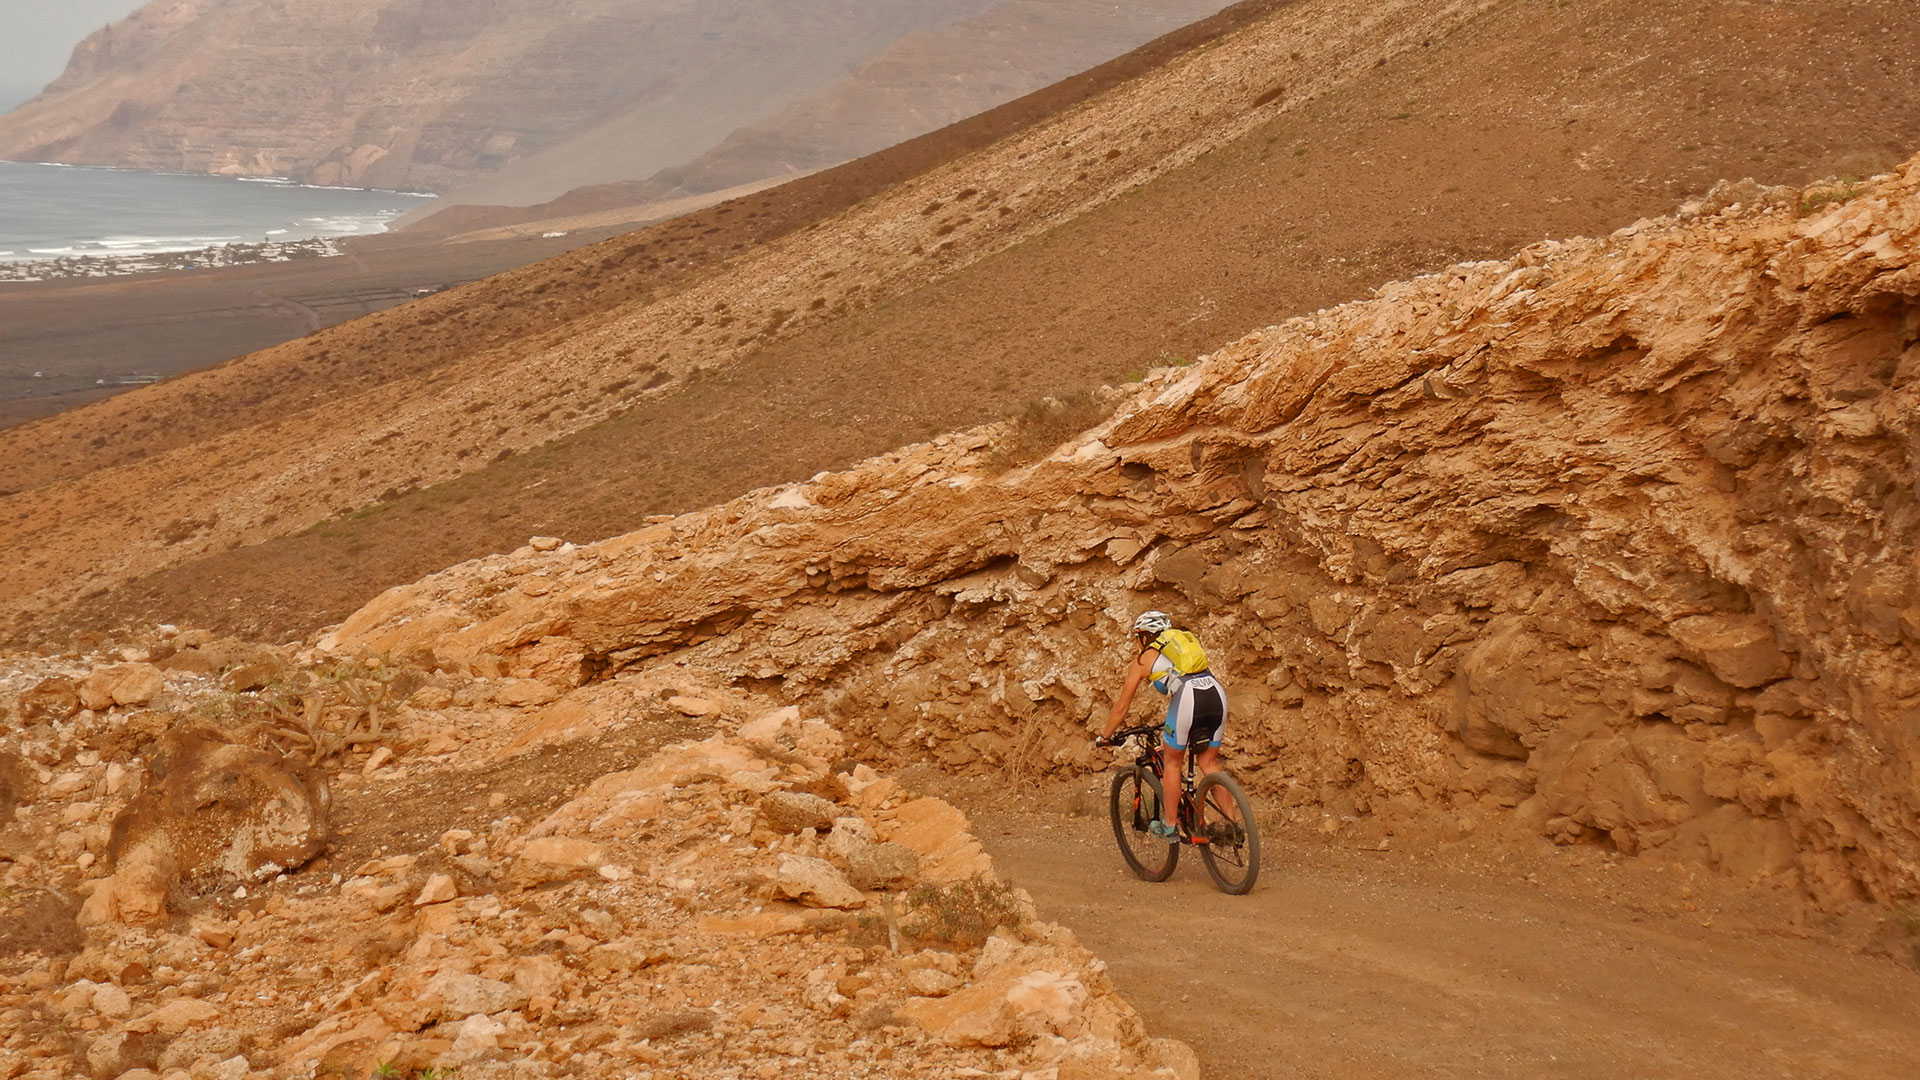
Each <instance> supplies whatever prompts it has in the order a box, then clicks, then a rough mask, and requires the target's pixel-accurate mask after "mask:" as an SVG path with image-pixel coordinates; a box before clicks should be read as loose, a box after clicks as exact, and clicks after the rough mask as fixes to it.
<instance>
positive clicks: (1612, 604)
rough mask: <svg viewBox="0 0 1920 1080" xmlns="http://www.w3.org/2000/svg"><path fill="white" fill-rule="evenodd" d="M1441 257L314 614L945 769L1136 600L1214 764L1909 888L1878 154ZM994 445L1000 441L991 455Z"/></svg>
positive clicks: (1896, 376) (1914, 443) (341, 643)
mask: <svg viewBox="0 0 1920 1080" xmlns="http://www.w3.org/2000/svg"><path fill="white" fill-rule="evenodd" d="M1801 198H1802V193H1800V192H1798V191H1791V192H1780V191H1775V192H1771V193H1763V192H1755V193H1754V194H1753V195H1751V196H1749V198H1748V205H1747V206H1745V207H1737V206H1736V207H1732V208H1729V209H1726V210H1724V211H1722V212H1719V213H1711V212H1708V211H1707V210H1706V209H1705V208H1698V209H1696V211H1695V212H1694V213H1693V214H1690V215H1688V216H1685V217H1683V218H1681V219H1677V220H1676V219H1663V220H1659V221H1646V222H1641V223H1640V224H1638V225H1636V226H1632V227H1629V228H1626V229H1622V230H1620V231H1618V232H1616V233H1614V234H1612V235H1611V236H1608V237H1604V238H1600V239H1594V240H1576V241H1567V242H1541V243H1539V244H1535V245H1533V246H1530V247H1529V248H1528V249H1526V250H1525V251H1524V252H1523V253H1521V255H1520V256H1519V257H1517V258H1515V259H1513V260H1511V261H1505V262H1479V263H1467V264H1460V265H1456V266H1454V267H1452V268H1450V269H1448V270H1446V271H1443V272H1441V273H1439V274H1435V275H1431V276H1428V277H1423V278H1420V279H1416V280H1414V281H1411V282H1407V283H1401V284H1395V285H1392V286H1390V287H1388V288H1386V289H1384V290H1382V291H1381V294H1380V295H1379V296H1378V298H1376V299H1373V300H1369V301H1366V302H1360V303H1354V304H1349V305H1345V306H1343V307H1340V308H1337V309H1333V310H1331V311H1327V312H1323V313H1320V314H1318V315H1315V316H1310V317H1303V318H1296V319H1292V320H1289V321H1288V322H1286V323H1285V324H1282V325H1280V326H1277V327H1272V328H1269V329H1266V330H1262V331H1256V332H1255V333H1253V334H1251V335H1249V336H1247V337H1246V338H1244V339H1242V340H1240V341H1238V342H1235V343H1233V344H1232V345H1230V346H1228V347H1226V348H1224V349H1222V350H1220V351H1219V352H1217V353H1214V354H1212V355H1211V356H1209V357H1207V358H1205V359H1203V360H1202V361H1201V362H1200V363H1198V364H1196V365H1195V366H1193V367H1192V368H1190V369H1186V370H1166V371H1162V372H1160V373H1157V374H1155V375H1154V376H1152V377H1150V378H1149V379H1148V380H1147V381H1146V384H1145V385H1144V386H1142V387H1139V388H1137V389H1135V390H1132V391H1129V392H1126V393H1116V394H1115V400H1114V401H1113V402H1112V407H1113V410H1114V411H1113V415H1112V416H1111V418H1110V419H1107V420H1105V421H1104V422H1101V423H1099V424H1097V425H1096V426H1094V427H1092V428H1091V429H1090V430H1088V431H1086V432H1084V433H1082V434H1078V435H1075V436H1072V437H1069V438H1066V439H1065V440H1064V441H1063V442H1062V443H1061V444H1060V445H1059V446H1058V447H1057V448H1056V449H1054V450H1053V451H1052V453H1051V454H1050V455H1049V456H1047V457H1045V458H1044V459H1042V460H1040V461H1038V462H1037V463H1034V464H1031V465H1026V466H1016V467H1013V468H1008V457H1007V456H1006V454H1007V451H1008V450H1009V448H1010V446H1011V445H1012V444H1013V443H1014V442H1015V440H1013V439H1012V438H1011V437H1009V436H1008V435H1006V434H1004V433H1003V434H1001V435H999V436H998V437H997V438H998V443H997V444H996V437H994V436H992V435H991V434H990V433H988V432H985V431H976V432H973V433H964V434H959V435H949V436H943V437H941V438H940V439H937V440H935V441H934V442H932V443H929V444H921V445H918V446H914V447H909V448H906V449H903V450H900V451H896V452H894V453H891V454H888V455H885V456H882V457H879V458H876V459H873V460H871V461H869V462H866V463H863V464H862V465H860V466H859V467H857V468H855V469H853V470H850V471H848V472H844V473H829V474H824V475H822V476H820V477H817V478H815V479H813V480H811V481H808V482H805V483H798V484H792V485H788V486H785V487H779V488H769V489H764V490H762V491H759V492H755V493H752V494H750V495H747V496H744V497H742V498H740V499H738V500H735V501H734V502H731V503H727V504H724V505H721V506H718V507H715V508H712V509H710V510H705V511H699V512H696V513H693V514H689V515H685V516H683V517H679V518H673V519H669V520H667V521H664V522H661V523H658V524H655V525H652V526H649V527H648V528H645V529H642V530H640V531H637V532H634V533H630V534H627V535H624V536H620V537H616V538H613V539H610V540H607V541H604V542H601V543H598V544H594V545H589V546H585V547H580V548H575V547H573V546H571V545H568V546H565V547H561V548H559V549H558V550H551V548H552V545H547V547H548V548H549V550H547V551H544V552H543V551H537V550H535V548H534V547H528V548H524V549H522V550H520V551H518V552H515V553H513V554H511V555H503V556H496V557H492V558H489V559H486V560H482V561H478V562H474V563H468V564H463V565H462V566H460V567H456V568H454V569H452V570H449V571H446V572H444V573H442V574H440V575H436V576H435V577H432V578H428V579H426V580H424V581H422V582H420V583H417V584H415V585H410V586H405V587H401V588H397V589H394V590H391V591H390V592H388V593H386V594H384V595H383V596H381V597H380V598H379V599H377V600H376V601H374V602H373V603H372V604H369V605H368V606H367V607H366V608H364V609H362V610H361V611H360V612H358V613H356V614H355V615H354V616H353V617H352V618H350V619H349V620H348V621H347V622H346V623H345V624H344V626H343V627H342V628H341V629H339V630H338V631H336V632H334V633H333V634H331V635H329V636H328V637H327V638H326V639H325V640H324V641H323V643H322V644H323V645H324V646H325V647H327V648H335V647H340V648H347V649H363V650H368V651H371V652H375V653H391V654H395V655H414V654H415V653H417V652H418V651H420V650H427V651H430V652H432V653H433V654H434V655H435V656H436V657H438V658H439V659H440V661H441V662H442V663H445V664H451V665H455V666H459V665H472V666H474V667H475V668H476V670H481V669H484V670H498V669H501V668H504V669H505V670H507V671H509V672H511V673H513V674H517V675H522V676H530V677H535V678H539V679H544V680H548V681H550V682H553V683H556V684H559V685H560V686H563V687H565V686H572V685H576V684H578V683H580V682H582V681H587V680H592V679H597V678H601V677H604V676H605V675H607V674H609V673H616V672H621V671H633V672H647V671H656V670H657V671H661V672H672V671H675V670H697V671H702V672H706V673H708V675H709V676H711V677H715V678H723V679H725V680H728V681H729V682H732V683H735V684H738V685H742V686H754V687H778V688H779V692H780V693H782V694H784V695H787V696H790V697H792V698H794V699H805V700H808V701H817V702H827V703H829V706H830V708H831V709H832V710H833V711H834V713H835V715H836V716H837V717H838V720H839V722H840V723H841V725H842V726H843V728H844V729H845V730H848V731H849V733H853V734H857V735H859V736H862V744H861V746H860V749H861V750H862V751H863V752H865V753H870V754H873V755H876V756H879V757H882V758H897V759H903V760H904V759H923V758H924V759H930V760H932V761H935V762H937V763H939V764H940V765H943V766H945V767H946V768H948V769H957V770H964V769H969V768H981V769H988V770H993V771H995V772H996V773H999V772H1002V771H1004V770H1008V769H1013V770H1027V771H1049V770H1056V769H1057V770H1063V771H1067V772H1072V771H1074V770H1078V769H1081V768H1084V767H1087V766H1089V765H1094V764H1096V762H1097V760H1098V759H1097V757H1096V755H1095V753H1094V751H1093V749H1092V747H1091V745H1090V743H1089V740H1088V733H1089V732H1088V729H1089V726H1090V725H1091V724H1093V723H1095V722H1097V721H1098V720H1099V719H1104V716H1105V713H1106V709H1107V707H1108V704H1109V700H1110V699H1109V689H1110V688H1109V687H1108V686H1106V685H1103V684H1102V683H1100V682H1097V681H1095V680H1096V679H1097V678H1098V677H1097V676H1096V675H1095V673H1098V672H1111V670H1112V669H1113V665H1114V652H1115V648H1116V645H1118V644H1120V643H1121V642H1123V641H1124V640H1125V638H1126V635H1127V628H1128V626H1129V625H1130V624H1131V621H1132V619H1133V616H1134V615H1135V613H1137V612H1138V611H1140V610H1142V609H1144V608H1147V607H1150V606H1151V607H1160V608H1165V609H1168V610H1171V611H1173V612H1175V613H1176V615H1177V616H1178V617H1179V619H1180V621H1182V622H1184V623H1186V624H1188V625H1190V626H1193V627H1195V628H1196V629H1197V630H1199V631H1200V632H1201V634H1202V636H1203V638H1204V639H1205V640H1206V641H1208V642H1210V643H1212V645H1213V649H1212V651H1211V653H1210V658H1211V660H1212V661H1213V663H1212V664H1211V665H1210V666H1212V667H1214V668H1215V669H1216V670H1219V671H1220V672H1222V673H1223V675H1224V677H1225V678H1226V680H1227V683H1228V686H1229V687H1230V693H1231V695H1232V696H1233V698H1234V700H1235V701H1236V702H1237V703H1238V704H1237V707H1236V711H1235V716H1236V717H1238V720H1237V721H1236V722H1235V727H1234V744H1235V748H1236V750H1235V754H1236V759H1235V760H1236V771H1237V772H1239V774H1240V775H1241V777H1242V779H1243V780H1245V781H1247V782H1248V783H1249V784H1251V785H1252V786H1254V787H1255V788H1256V789H1257V790H1259V791H1260V792H1262V793H1263V794H1264V795H1265V796H1266V797H1267V798H1268V799H1270V800H1273V801H1274V802H1277V803H1278V804H1280V805H1284V806H1311V807H1317V808H1320V809H1322V810H1324V811H1325V812H1326V813H1327V814H1328V815H1330V816H1331V817H1334V818H1336V819H1337V818H1342V817H1344V818H1346V819H1349V820H1350V819H1352V818H1354V817H1359V816H1365V817H1370V818H1373V819H1376V820H1385V821H1393V820H1395V819H1413V820H1417V819H1421V818H1426V817H1429V816H1441V817H1443V819H1444V820H1446V821H1447V822H1449V823H1450V824H1451V825H1452V826H1454V827H1457V828H1461V829H1465V830H1469V831H1471V830H1476V829H1497V828H1501V827H1512V828H1517V829H1520V830H1524V831H1526V832H1531V833H1534V834H1537V835H1544V836H1548V837H1553V838H1555V839H1558V840H1560V841H1561V842H1563V843H1591V844H1598V845H1602V846H1604V847H1605V848H1607V849H1608V850H1612V851H1617V852H1619V853H1622V854H1626V855H1635V854H1642V853H1657V854H1658V855H1659V856H1660V857H1661V858H1663V859H1670V860H1678V861H1681V862H1685V863H1689V864H1694V865H1701V866H1707V867H1712V868H1715V869H1718V870H1720V871H1722V872H1724V873H1726V874H1728V875H1730V876H1733V877H1736V878H1738V879H1740V880H1742V881H1760V882H1765V883H1768V884H1770V885H1774V886H1777V887H1782V888H1786V889H1788V890H1791V891H1792V892H1794V893H1796V894H1799V895H1803V896H1804V897H1805V899H1806V901H1807V902H1808V903H1809V904H1811V905H1813V906H1815V907H1817V908H1819V909H1822V910H1826V911H1830V912H1845V911H1848V910H1850V909H1852V908H1854V907H1855V906H1856V905H1859V904H1861V903H1862V902H1863V901H1873V902H1877V903H1880V904H1885V905H1899V904H1910V903H1911V902H1912V901H1913V900H1914V899H1915V898H1916V897H1920V825H1916V822H1920V812H1917V811H1920V674H1917V673H1920V547H1916V537H1917V536H1920V502H1916V500H1915V499H1914V497H1913V494H1912V492H1913V485H1914V483H1915V480H1916V475H1915V463H1916V461H1920V453H1916V451H1920V421H1917V420H1916V418H1920V158H1915V159H1913V160H1912V161H1910V162H1908V163H1907V164H1906V165H1905V166H1903V167H1902V169H1901V171H1900V173H1899V174H1898V175H1897V176H1888V177H1883V178H1881V179H1879V180H1877V181H1875V182H1873V183H1871V184H1869V185H1866V186H1865V187H1863V188H1862V189H1861V190H1860V191H1858V192H1857V193H1856V194H1855V197H1854V198H1852V199H1851V200H1850V201H1835V202H1829V203H1826V204H1824V205H1822V206H1821V207H1820V209H1819V212H1818V213H1814V214H1804V213H1802V204H1801ZM1015 460H1017V458H1016V459H1015Z"/></svg>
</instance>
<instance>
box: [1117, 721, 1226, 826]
mask: <svg viewBox="0 0 1920 1080" xmlns="http://www.w3.org/2000/svg"><path fill="white" fill-rule="evenodd" d="M1159 734H1160V728H1159V727H1158V726H1157V725H1148V726H1145V727H1134V728H1127V729H1126V730H1125V731H1117V732H1115V733H1114V735H1115V737H1117V738H1121V739H1126V740H1128V741H1136V742H1137V743H1138V744H1139V747H1140V753H1139V756H1137V757H1135V758H1134V764H1136V765H1138V766H1140V767H1141V768H1143V769H1146V770H1147V771H1148V772H1150V773H1152V774H1153V778H1154V779H1155V780H1158V781H1159V782H1160V792H1161V794H1162V796H1164V795H1165V794H1166V791H1167V777H1166V772H1165V770H1166V762H1165V761H1163V760H1162V759H1161V757H1160V740H1159V738H1158V736H1159ZM1198 756H1199V755H1197V754H1193V753H1188V754H1187V756H1186V765H1185V768H1183V769H1182V770H1181V772H1182V773H1183V774H1184V775H1182V776H1181V777H1180V802H1179V803H1178V805H1177V806H1176V808H1175V810H1174V824H1175V825H1176V826H1177V827H1178V828H1179V830H1180V842H1181V843H1183V844H1194V845H1196V846H1197V845H1200V844H1205V843H1206V842H1207V838H1206V837H1204V836H1201V835H1199V834H1198V831H1197V830H1196V829H1195V828H1194V826H1195V825H1196V824H1197V823H1198V821H1199V817H1200V803H1199V786H1198V785H1197V784H1196V783H1195V781H1194V779H1193V769H1194V764H1193V759H1194V758H1195V757H1198Z"/></svg>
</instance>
